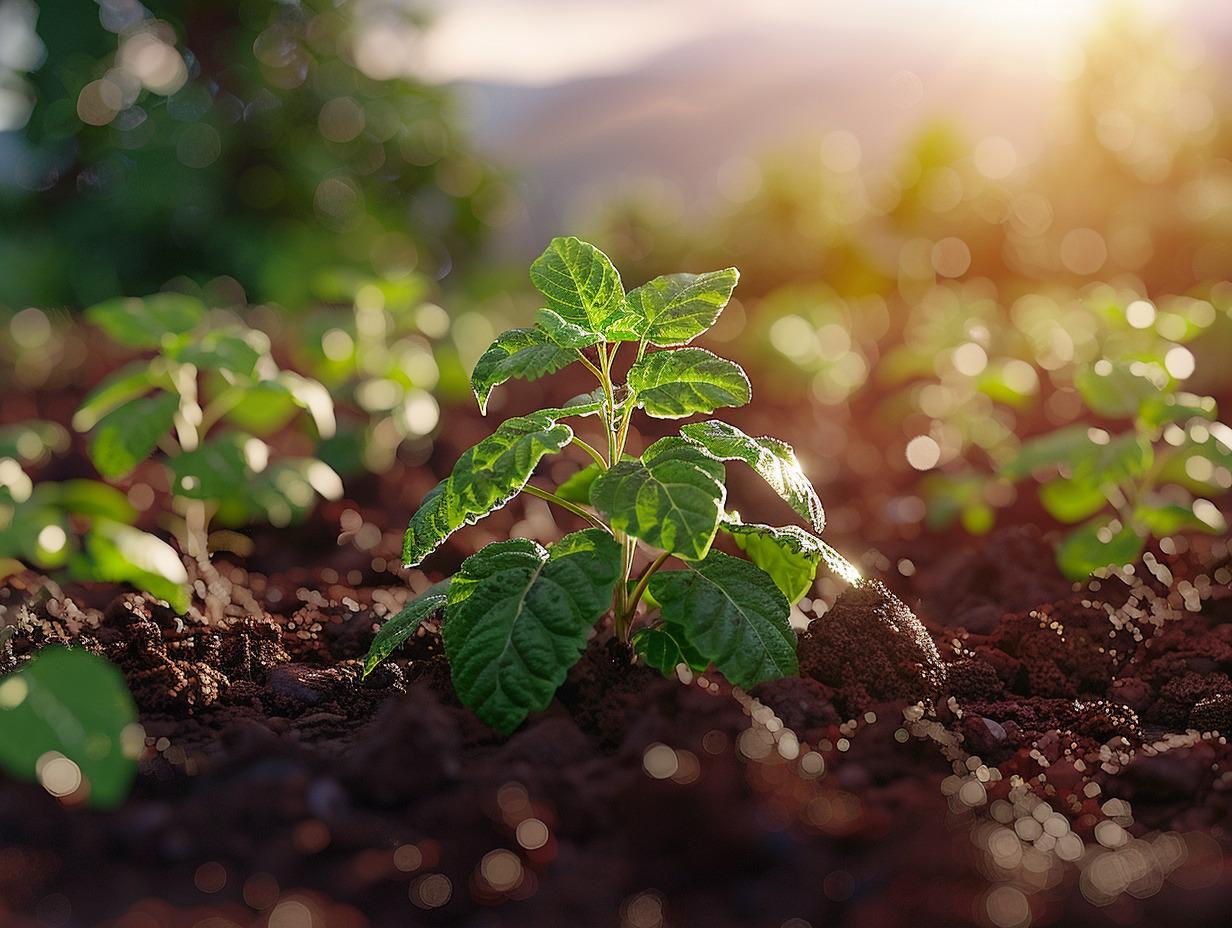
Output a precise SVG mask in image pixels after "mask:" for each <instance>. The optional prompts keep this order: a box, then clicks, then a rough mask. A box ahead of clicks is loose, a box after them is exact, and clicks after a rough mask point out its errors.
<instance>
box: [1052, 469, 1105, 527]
mask: <svg viewBox="0 0 1232 928" xmlns="http://www.w3.org/2000/svg"><path fill="white" fill-rule="evenodd" d="M1039 499H1040V502H1041V503H1042V504H1043V506H1044V508H1045V509H1046V510H1048V514H1049V515H1051V516H1052V517H1053V518H1055V519H1058V520H1060V521H1061V522H1081V521H1082V520H1083V519H1089V518H1090V517H1091V516H1093V515H1095V513H1097V512H1099V511H1100V510H1101V509H1103V508H1104V507H1105V506H1107V505H1108V497H1107V496H1105V495H1104V491H1103V490H1101V489H1100V487H1099V484H1098V483H1092V482H1091V481H1089V480H1065V479H1063V478H1061V477H1057V478H1056V479H1054V480H1049V481H1048V482H1047V483H1045V484H1044V485H1043V486H1041V487H1040V488H1039Z"/></svg>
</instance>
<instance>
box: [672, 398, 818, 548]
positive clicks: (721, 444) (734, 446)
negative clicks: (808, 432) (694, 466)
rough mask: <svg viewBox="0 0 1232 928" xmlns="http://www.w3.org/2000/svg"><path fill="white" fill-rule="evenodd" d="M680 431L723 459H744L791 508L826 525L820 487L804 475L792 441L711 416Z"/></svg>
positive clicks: (816, 523) (815, 528)
mask: <svg viewBox="0 0 1232 928" xmlns="http://www.w3.org/2000/svg"><path fill="white" fill-rule="evenodd" d="M680 431H681V432H682V433H683V434H684V435H685V436H686V437H688V438H690V439H692V440H693V441H695V442H697V443H698V444H700V445H702V446H703V447H704V448H705V449H706V450H707V451H709V452H710V453H711V454H712V455H714V456H715V457H716V458H719V459H720V460H724V461H735V460H740V461H744V462H745V463H746V464H748V465H749V466H750V467H752V468H753V470H755V471H757V473H758V474H759V475H761V478H762V479H763V480H765V481H766V483H768V484H770V488H771V489H772V490H774V492H775V493H777V494H778V495H779V497H780V498H782V499H783V501H784V502H786V503H787V504H788V505H789V506H791V508H792V509H794V510H795V511H796V512H798V513H799V514H800V515H801V516H803V517H804V518H806V519H808V521H809V524H811V525H812V526H813V530H814V531H816V532H820V531H821V530H822V529H823V528H825V527H826V513H825V510H824V509H822V508H821V500H820V499H818V498H817V491H816V490H814V489H813V485H812V484H811V483H809V481H808V478H807V477H805V476H804V471H802V470H801V469H800V464H799V462H798V461H797V460H796V453H795V452H794V451H793V450H792V448H791V445H788V444H786V443H785V442H781V441H779V440H778V439H776V438H751V437H749V436H748V435H746V434H744V432H742V431H740V429H738V428H736V427H735V426H734V425H728V424H727V423H726V422H720V421H719V420H718V419H711V420H710V421H708V422H692V423H690V424H688V425H685V426H682V427H681V429H680Z"/></svg>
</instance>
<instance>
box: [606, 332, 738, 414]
mask: <svg viewBox="0 0 1232 928" xmlns="http://www.w3.org/2000/svg"><path fill="white" fill-rule="evenodd" d="M628 384H629V387H630V389H631V390H633V393H634V397H635V401H636V402H637V404H638V405H639V406H641V407H643V408H644V409H645V410H646V412H647V414H648V415H651V416H655V417H657V418H660V419H680V418H683V417H685V416H691V415H693V414H694V413H698V412H705V413H709V412H714V411H715V410H716V409H718V408H719V407H720V406H743V405H744V404H745V403H747V402H748V401H749V400H750V399H752V396H753V391H752V388H751V387H750V386H749V378H748V375H747V374H745V372H744V370H743V369H742V368H741V367H740V365H739V364H736V363H734V362H732V361H728V360H727V359H726V358H720V357H719V356H718V355H715V354H712V353H711V352H709V351H706V350H705V349H704V348H679V349H676V350H674V351H656V352H654V353H653V354H649V355H646V356H645V357H644V358H642V359H641V360H640V361H638V362H637V363H636V364H634V365H633V366H632V367H631V368H630V369H629V376H628Z"/></svg>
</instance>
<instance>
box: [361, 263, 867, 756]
mask: <svg viewBox="0 0 1232 928" xmlns="http://www.w3.org/2000/svg"><path fill="white" fill-rule="evenodd" d="M530 276H531V280H532V282H533V283H534V285H535V287H536V288H537V289H538V290H539V291H540V293H541V294H542V295H543V297H544V298H545V300H546V304H547V305H546V306H545V307H544V308H542V309H540V310H539V311H538V314H537V316H536V321H535V325H533V326H532V327H530V328H522V329H512V330H509V331H506V332H504V333H503V334H502V335H500V336H499V337H497V339H496V341H495V342H493V343H492V345H491V347H490V348H488V350H487V351H486V352H485V353H484V354H483V355H482V356H481V357H480V358H479V361H478V363H477V364H476V366H475V369H474V371H473V372H472V375H471V385H472V388H473V390H474V393H475V398H476V399H477V400H478V403H479V408H480V410H481V411H486V406H487V402H488V397H489V395H490V393H491V391H492V390H493V388H495V387H496V386H498V385H500V384H502V383H504V382H506V381H508V380H510V379H513V378H521V379H525V380H531V379H535V378H538V377H542V376H544V375H546V374H549V373H552V372H554V371H557V370H560V369H561V368H563V367H565V366H566V365H570V364H573V363H577V364H580V365H582V366H583V367H585V368H586V369H587V370H588V371H590V373H591V374H593V375H594V377H595V379H596V380H597V381H598V388H597V389H596V390H595V391H594V392H592V393H590V394H587V395H584V396H581V397H578V398H576V399H574V400H572V401H571V402H569V403H567V404H565V405H564V406H563V407H560V408H554V409H542V410H539V411H536V412H532V413H530V414H528V415H523V416H517V417H515V418H511V419H508V420H506V421H505V422H503V423H502V424H501V425H500V426H499V427H498V428H497V429H496V431H495V432H494V433H493V434H492V435H490V436H489V437H488V438H485V439H484V440H483V441H481V442H479V444H477V445H475V446H474V447H473V448H471V449H469V450H468V451H466V452H464V453H463V454H462V456H461V457H460V459H459V460H458V462H457V463H456V465H455V466H454V468H453V471H452V473H451V474H450V475H449V476H448V477H447V478H445V479H444V480H443V481H441V482H440V483H439V484H438V485H437V486H436V487H435V488H433V489H432V490H431V491H429V493H428V494H427V495H426V496H425V497H424V499H423V502H422V504H421V506H420V508H419V510H418V511H417V512H416V513H415V514H414V516H413V517H412V518H411V520H410V524H409V526H408V528H407V531H406V536H405V543H404V548H403V560H404V562H405V563H406V564H407V565H408V566H415V565H418V564H420V563H421V562H423V560H424V559H425V558H426V557H427V556H428V555H429V554H431V553H432V552H433V551H434V550H436V549H437V548H438V547H439V546H440V545H441V544H442V543H443V542H444V541H445V540H446V539H447V538H448V537H449V536H450V535H452V534H453V533H454V532H455V531H457V530H458V529H460V528H462V527H463V526H465V525H468V524H473V523H475V522H476V521H478V520H479V519H482V518H484V517H485V516H487V515H489V514H490V513H492V512H494V511H496V510H498V509H500V508H501V507H503V506H504V505H505V504H506V503H508V502H509V501H510V500H511V499H513V498H514V497H515V496H517V495H518V494H519V493H528V494H531V495H533V496H537V497H540V498H542V499H545V500H547V501H549V502H551V503H553V504H555V505H557V506H560V507H561V508H563V509H565V510H567V511H569V512H570V513H572V514H573V515H575V516H576V517H578V518H580V519H581V520H583V521H584V522H585V523H586V524H587V526H588V527H587V528H584V529H581V530H580V531H576V532H573V533H571V534H568V535H566V536H565V537H563V538H561V539H560V540H559V541H557V542H556V543H555V544H553V545H551V546H550V547H548V548H544V547H542V546H540V545H539V544H538V543H536V542H535V541H532V540H530V539H526V538H513V539H509V540H505V541H497V542H493V543H492V544H489V545H488V546H486V547H485V548H483V549H481V550H480V551H478V552H477V553H475V554H473V555H471V556H470V557H468V558H467V559H466V560H465V561H464V562H463V563H462V565H461V569H460V570H459V571H458V572H457V573H456V574H454V575H453V576H452V577H450V578H449V579H447V580H444V581H441V582H440V583H437V584H435V585H434V586H432V587H430V588H429V589H428V590H426V591H425V592H423V593H422V594H420V595H419V596H418V597H416V598H415V599H413V600H412V601H411V602H410V603H409V604H408V605H407V606H406V607H405V608H404V609H403V610H402V611H401V612H399V613H398V614H397V615H395V616H394V617H392V618H391V619H390V620H388V621H387V622H386V623H385V625H384V626H383V627H382V628H381V630H380V632H379V633H378V635H377V637H376V639H375V640H374V641H373V644H372V647H371V649H370V650H369V652H368V655H367V660H366V666H365V671H366V672H370V671H371V670H372V669H373V667H375V666H376V665H377V664H378V663H379V662H380V661H382V660H383V659H385V658H386V657H388V656H389V655H390V654H391V653H392V652H393V650H394V649H395V648H396V647H397V646H398V645H399V644H400V643H401V642H403V641H404V640H406V638H407V637H408V636H410V635H411V634H412V633H413V632H414V631H415V630H416V629H417V628H418V627H419V626H420V625H421V624H422V623H423V622H424V621H425V620H426V619H428V618H430V617H433V616H436V615H438V614H441V613H443V620H442V624H441V634H442V638H443V642H444V649H445V655H446V657H447V658H448V660H449V662H450V666H451V673H452V677H453V682H454V686H455V688H456V690H457V692H458V695H459V697H460V698H461V699H462V701H463V702H464V703H465V704H466V705H468V706H469V707H470V708H471V709H473V710H474V711H475V713H476V714H477V715H478V716H479V717H480V718H481V719H483V720H484V721H485V722H486V723H487V724H489V725H490V726H492V727H493V728H494V729H496V730H497V731H500V732H502V733H508V732H510V731H512V730H513V729H514V728H515V727H517V725H518V724H519V723H520V722H521V721H522V720H523V719H524V718H525V717H526V715H527V714H528V713H529V712H531V711H536V710H540V709H543V708H545V707H546V706H547V705H548V703H549V702H550V701H551V699H552V696H553V694H554V693H555V691H556V689H557V687H559V686H560V684H561V683H563V682H564V680H565V676H566V674H567V672H568V670H569V668H570V667H571V666H572V665H573V664H574V663H576V662H577V660H578V658H579V657H580V655H581V652H582V649H583V648H584V647H585V644H586V641H587V638H588V637H589V635H590V633H591V631H592V629H593V628H594V627H595V625H596V624H597V623H599V622H600V621H601V620H603V619H605V617H609V616H610V618H611V623H612V629H613V632H614V634H615V636H616V637H617V638H618V639H620V640H622V641H625V642H628V643H630V644H631V645H632V647H633V650H634V652H635V653H636V654H638V655H640V656H641V657H642V658H643V659H644V660H645V661H646V662H647V663H648V664H650V665H652V666H654V667H656V668H657V669H659V670H660V671H662V672H663V673H664V674H670V673H672V672H674V671H675V670H676V668H677V667H678V666H679V665H681V664H684V665H687V666H688V667H689V668H691V669H692V670H695V671H701V670H704V669H706V668H708V667H711V666H713V667H714V668H715V669H716V670H718V671H719V672H721V673H722V674H723V675H724V676H726V677H727V679H728V680H730V681H731V682H732V683H733V684H735V685H738V686H741V687H746V688H747V687H750V686H753V685H755V684H757V683H760V682H762V681H765V680H770V679H775V678H778V677H782V676H785V675H789V674H794V673H796V672H797V669H798V667H797V662H796V636H795V633H794V632H793V630H792V628H791V625H790V623H789V613H790V605H789V600H794V599H798V598H799V597H800V596H803V595H804V593H805V592H806V591H807V590H808V588H809V587H810V586H811V585H812V582H813V580H814V578H815V574H816V571H817V568H818V566H819V565H820V564H822V563H826V564H827V565H828V566H829V567H830V568H831V569H832V570H835V571H836V572H838V573H840V574H841V575H843V576H844V577H845V578H847V579H849V580H855V579H857V578H858V574H857V573H856V572H855V569H854V568H853V567H851V565H850V564H848V563H847V562H846V561H845V560H844V559H843V558H842V557H841V556H840V555H838V554H837V552H835V551H834V550H833V549H831V548H830V547H829V546H828V545H827V544H826V543H825V542H823V541H821V539H820V538H818V537H817V535H816V534H814V533H820V531H821V530H822V528H823V526H824V524H825V516H824V513H823V510H822V506H821V502H820V500H819V499H818V498H817V494H816V492H815V491H814V490H813V487H812V485H811V484H810V483H809V481H808V479H807V478H806V477H805V475H804V473H803V472H802V470H801V468H800V466H799V464H798V462H797V461H796V457H795V454H794V453H793V451H792V449H791V447H790V446H788V445H786V444H784V443H783V442H781V441H778V440H776V439H773V438H753V437H750V436H749V435H746V434H745V433H744V432H742V431H741V430H739V429H737V428H736V427H734V426H732V425H730V424H728V423H726V422H723V421H721V420H718V419H703V420H701V421H694V422H690V423H688V424H685V425H683V426H682V427H681V429H680V434H679V435H672V436H668V437H665V438H661V439H659V440H657V441H655V442H653V443H651V444H650V446H649V447H647V448H645V449H643V450H642V451H641V453H640V455H637V456H633V455H630V454H627V453H626V451H627V449H626V444H627V442H628V439H629V437H630V423H631V421H632V419H633V415H634V413H635V412H639V411H640V412H642V413H644V414H645V415H647V416H650V417H653V418H658V419H684V418H688V417H691V416H694V415H703V416H705V415H709V414H710V413H712V412H714V410H716V409H718V408H720V407H732V406H742V405H744V404H745V403H748V402H749V400H750V398H751V390H750V387H749V380H748V377H747V376H746V375H745V373H744V371H743V370H742V369H741V368H740V367H739V366H738V365H736V364H735V363H733V362H731V361H728V360H725V359H724V358H720V357H718V356H717V355H714V354H712V353H711V352H709V351H707V350H705V349H703V348H697V347H689V344H690V343H691V342H692V341H693V340H694V339H695V338H697V337H698V336H699V335H701V334H702V333H703V332H705V331H706V330H707V329H709V328H710V327H711V326H712V325H714V323H715V322H716V320H717V319H718V317H719V314H720V313H721V311H722V310H723V307H724V306H725V305H726V304H727V302H728V300H729V299H730V297H731V293H732V290H733V288H734V287H735V285H736V281H737V277H738V274H737V271H736V269H735V268H728V269H726V270H721V271H714V272H712V273H708V274H673V275H670V276H665V277H658V278H656V279H654V280H651V281H650V282H649V283H646V284H643V285H642V286H640V287H638V288H637V289H635V290H632V291H630V292H628V293H626V292H625V290H624V287H623V285H622V284H621V279H620V275H619V274H618V272H617V271H616V269H615V268H614V267H613V266H612V263H611V262H610V261H609V260H608V258H607V256H606V255H604V254H603V253H602V252H601V251H599V250H598V249H597V248H595V247H594V246H592V245H590V244H587V243H586V242H582V241H579V240H578V239H576V238H558V239H554V240H553V241H552V243H551V245H550V246H549V247H548V249H547V251H545V252H544V254H543V255H542V256H541V257H540V258H539V259H538V260H536V261H535V262H534V264H533V265H531V269H530ZM622 352H623V353H624V354H625V355H626V357H625V358H623V359H622V360H623V362H624V363H625V364H627V365H628V367H627V371H626V373H625V379H624V381H623V382H620V381H619V380H618V378H617V375H616V371H617V370H618V365H617V356H618V355H620V354H621V353H622ZM628 355H631V358H630V357H627V356H628ZM566 420H582V421H583V422H584V421H586V420H597V425H596V430H597V431H599V432H600V433H601V434H602V440H601V441H599V442H596V443H595V444H591V443H589V442H587V441H584V440H583V439H582V438H580V437H579V436H578V435H577V434H576V433H575V431H574V428H573V427H572V426H571V425H569V424H567V422H566ZM579 424H581V423H579ZM596 444H597V445H598V446H599V447H596V446H595V445H596ZM570 445H572V446H574V447H576V448H579V449H581V451H583V452H584V453H585V454H586V455H587V456H589V458H590V459H591V463H590V464H589V465H588V466H587V467H586V468H585V469H583V470H581V471H579V472H578V473H576V474H575V475H574V476H573V477H571V478H570V479H569V480H567V481H566V482H565V483H564V484H562V485H561V486H560V487H558V488H557V489H556V490H554V491H552V490H547V489H543V488H540V487H538V486H535V485H532V484H531V483H530V482H529V481H530V480H531V478H532V476H533V475H534V473H535V470H536V467H537V465H538V464H539V462H540V461H541V460H542V459H543V458H544V457H546V456H548V455H553V454H558V453H560V452H562V451H564V449H566V448H567V447H569V446H570ZM730 461H740V462H743V463H744V464H747V465H749V466H750V467H752V469H753V470H754V471H755V472H756V473H757V474H759V475H760V476H761V477H762V478H764V479H765V480H766V482H767V483H768V484H769V485H770V486H771V487H772V488H773V489H774V490H775V492H776V493H777V494H778V495H779V497H781V498H782V499H783V500H784V501H785V502H786V503H787V504H788V505H790V507H791V508H792V509H793V510H795V512H796V513H797V514H798V515H799V516H800V517H801V518H802V519H803V520H805V521H806V522H807V525H808V528H807V529H806V528H801V527H799V526H795V525H791V526H785V527H775V526H771V525H765V524H760V523H757V522H745V521H744V520H742V519H741V518H740V516H739V515H738V514H736V513H729V512H727V511H726V510H725V506H724V504H725V502H726V499H727V488H726V473H725V467H726V462H730ZM720 531H722V532H723V533H725V534H727V535H730V536H731V538H732V539H733V541H734V543H735V545H736V546H738V547H740V548H742V549H743V550H744V552H745V553H746V554H747V555H748V559H745V558H741V557H737V556H734V555H731V554H726V553H723V552H722V551H719V550H717V549H715V548H714V547H713V543H714V540H715V537H716V535H717V534H718V533H719V532H720ZM669 562H674V563H676V564H678V565H679V566H678V568H677V569H671V570H667V569H664V568H665V567H666V566H667V565H668V563H669Z"/></svg>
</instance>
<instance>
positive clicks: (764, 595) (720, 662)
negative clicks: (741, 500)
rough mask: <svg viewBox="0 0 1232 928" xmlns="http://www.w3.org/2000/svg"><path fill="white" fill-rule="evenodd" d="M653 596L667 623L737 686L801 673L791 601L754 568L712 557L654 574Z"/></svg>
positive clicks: (720, 556)
mask: <svg viewBox="0 0 1232 928" xmlns="http://www.w3.org/2000/svg"><path fill="white" fill-rule="evenodd" d="M650 591H651V593H652V594H653V595H654V597H655V599H657V600H658V601H659V602H660V604H661V605H662V610H661V613H660V614H661V615H662V617H663V621H664V623H665V624H666V625H667V626H669V627H674V628H678V629H680V630H681V632H682V633H683V634H684V636H685V637H686V638H687V639H688V641H689V644H690V645H692V646H693V647H694V648H695V649H696V650H697V653H698V654H700V655H701V656H702V657H703V658H705V659H706V660H708V661H710V663H712V664H714V666H715V668H716V669H718V671H719V672H720V673H722V674H723V676H725V677H727V679H728V680H729V681H731V682H732V683H734V684H735V685H736V686H740V687H743V688H745V689H748V688H749V687H753V686H756V685H757V684H758V683H762V682H764V681H766V680H775V679H778V678H779V677H785V676H789V675H791V674H794V673H798V672H799V664H798V663H797V660H796V634H795V632H794V631H792V628H791V624H790V623H789V622H788V614H789V612H790V609H789V607H788V605H787V600H786V598H785V597H784V596H783V594H782V593H780V592H779V588H778V587H777V586H775V585H774V581H773V580H772V579H770V576H769V575H768V574H767V573H766V572H765V571H764V570H762V569H761V568H759V567H757V566H756V565H755V564H750V563H749V562H748V561H745V560H742V559H741V558H738V557H731V556H730V555H727V554H723V553H722V552H721V551H711V552H710V554H708V555H707V556H706V559H705V560H704V561H701V562H699V563H697V564H691V565H689V566H688V567H686V568H685V569H684V570H669V571H659V572H658V573H656V574H654V575H653V576H652V577H651V578H650Z"/></svg>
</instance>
